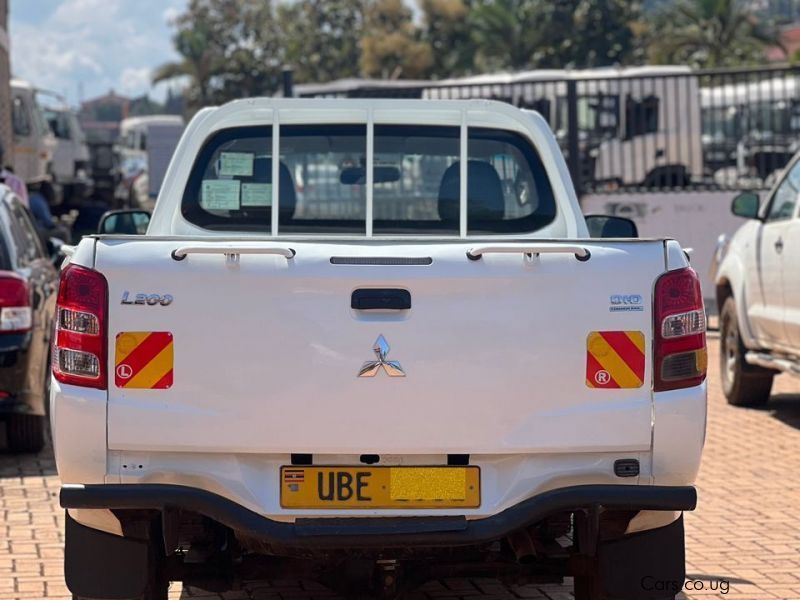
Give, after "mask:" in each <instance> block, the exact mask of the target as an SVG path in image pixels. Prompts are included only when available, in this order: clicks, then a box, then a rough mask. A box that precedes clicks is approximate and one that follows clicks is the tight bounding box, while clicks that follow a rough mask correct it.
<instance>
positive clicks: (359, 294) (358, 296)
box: [350, 288, 411, 310]
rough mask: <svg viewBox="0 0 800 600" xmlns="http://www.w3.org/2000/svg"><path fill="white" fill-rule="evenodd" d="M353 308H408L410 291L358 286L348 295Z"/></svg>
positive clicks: (409, 306)
mask: <svg viewBox="0 0 800 600" xmlns="http://www.w3.org/2000/svg"><path fill="white" fill-rule="evenodd" d="M350 308H352V309H353V310H410V309H411V292H409V291H408V290H404V289H400V288H360V289H357V290H353V293H352V294H351V295H350Z"/></svg>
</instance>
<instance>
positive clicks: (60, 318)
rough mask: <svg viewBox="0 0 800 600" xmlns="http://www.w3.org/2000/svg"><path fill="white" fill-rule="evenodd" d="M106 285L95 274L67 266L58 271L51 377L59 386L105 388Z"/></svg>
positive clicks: (100, 276) (106, 379)
mask: <svg viewBox="0 0 800 600" xmlns="http://www.w3.org/2000/svg"><path fill="white" fill-rule="evenodd" d="M107 314H108V283H107V282H106V278H105V277H103V275H101V274H100V273H98V272H97V271H94V270H92V269H87V268H86V267H81V266H80V265H74V264H69V265H67V266H66V267H64V270H63V271H61V280H60V282H59V286H58V300H57V303H56V334H55V340H54V343H53V376H54V377H55V378H56V380H58V381H60V382H62V383H69V384H72V385H80V386H83V387H92V388H96V389H99V390H104V389H106V388H107V386H108V373H107V350H106V348H107V335H106V315H107Z"/></svg>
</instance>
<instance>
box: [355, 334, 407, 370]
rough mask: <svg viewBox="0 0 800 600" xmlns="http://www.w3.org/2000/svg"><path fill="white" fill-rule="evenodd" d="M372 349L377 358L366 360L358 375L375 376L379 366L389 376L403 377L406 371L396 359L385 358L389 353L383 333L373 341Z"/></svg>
mask: <svg viewBox="0 0 800 600" xmlns="http://www.w3.org/2000/svg"><path fill="white" fill-rule="evenodd" d="M372 351H373V352H374V353H375V357H376V358H377V359H378V360H368V361H367V362H365V363H364V364H363V365H361V369H360V370H359V371H358V376H359V377H375V375H377V373H378V371H380V370H381V368H382V369H383V370H384V371H385V372H386V374H387V375H388V376H389V377H405V376H406V373H405V371H403V367H401V366H400V363H399V362H397V361H396V360H386V356H387V355H388V354H389V342H387V341H386V338H385V337H383V334H381V335H379V336H378V339H377V340H375V343H374V344H373V345H372Z"/></svg>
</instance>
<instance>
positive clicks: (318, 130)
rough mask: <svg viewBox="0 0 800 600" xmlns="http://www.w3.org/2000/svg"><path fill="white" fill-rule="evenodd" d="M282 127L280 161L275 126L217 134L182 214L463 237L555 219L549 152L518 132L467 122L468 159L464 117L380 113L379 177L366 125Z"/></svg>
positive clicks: (198, 165)
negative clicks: (390, 121)
mask: <svg viewBox="0 0 800 600" xmlns="http://www.w3.org/2000/svg"><path fill="white" fill-rule="evenodd" d="M279 132H280V133H279V140H278V144H277V147H278V149H279V156H278V158H277V161H274V160H273V147H274V143H273V139H272V136H273V128H272V126H271V125H265V126H263V127H238V128H231V129H225V130H222V131H219V132H217V133H215V134H214V135H212V136H211V137H210V138H209V139H208V140H207V141H206V143H205V144H204V146H203V148H202V149H201V151H200V153H199V154H198V157H197V159H196V161H195V164H194V166H193V168H192V171H191V174H190V176H189V180H188V183H187V186H186V188H185V191H184V195H183V199H182V205H181V212H182V214H183V216H184V218H185V219H186V220H187V221H189V222H190V223H192V224H194V225H197V226H200V227H203V228H206V229H211V230H220V231H242V232H260V233H270V232H273V233H274V232H275V230H276V229H277V232H278V234H279V235H294V234H297V235H330V234H333V235H336V234H343V235H350V236H352V235H357V236H360V235H372V236H381V235H387V236H398V235H400V236H402V235H414V236H420V235H422V236H424V235H435V236H437V237H441V236H447V237H450V236H454V237H458V236H459V234H460V233H463V231H462V228H464V227H465V229H466V233H467V234H470V235H493V234H504V235H509V234H511V235H513V234H528V233H532V232H535V231H537V230H540V229H542V228H543V227H545V226H547V225H549V224H550V223H552V222H553V221H554V220H555V219H556V215H557V208H556V201H555V198H554V194H553V190H552V187H551V184H550V180H549V178H548V175H547V172H546V171H545V168H544V166H543V164H542V160H541V158H540V156H539V154H538V153H537V151H536V149H535V148H534V147H533V145H532V144H531V143H530V142H529V141H528V140H527V138H525V137H524V136H522V135H520V134H518V133H515V132H511V131H506V130H502V129H493V128H483V127H469V128H468V129H467V146H466V167H465V166H464V165H462V156H463V154H462V148H461V129H460V128H459V127H458V126H434V125H383V124H375V125H374V126H373V127H372V140H371V141H372V157H371V159H372V161H371V162H372V178H371V179H372V181H371V187H369V184H370V182H369V181H368V180H369V178H368V176H367V175H368V159H369V158H370V157H368V155H367V148H368V147H369V145H370V144H369V143H368V127H367V125H365V124H319V125H282V126H281V127H280V128H279ZM464 171H466V179H467V185H466V190H465V191H466V196H465V200H466V222H465V223H462V212H461V191H462V190H461V188H462V186H461V177H462V174H463V172H464ZM273 178H277V185H275V182H274V181H273ZM370 190H371V194H369V193H368V191H370ZM369 196H371V198H370V197H369ZM370 200H371V203H370ZM274 204H277V207H274V206H273V205H274ZM274 216H276V217H277V223H276V225H277V227H274V226H273V217H274Z"/></svg>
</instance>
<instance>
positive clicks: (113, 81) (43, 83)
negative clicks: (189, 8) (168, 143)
mask: <svg viewBox="0 0 800 600" xmlns="http://www.w3.org/2000/svg"><path fill="white" fill-rule="evenodd" d="M187 3H188V0H11V2H10V11H9V12H10V14H9V33H10V36H11V72H12V74H13V75H14V76H15V77H19V78H22V79H26V80H28V81H30V82H31V83H33V84H34V85H36V86H37V87H40V88H45V89H49V90H52V91H54V92H57V93H59V94H62V95H63V96H64V97H66V99H67V101H68V102H69V103H70V104H72V105H77V104H78V103H79V101H80V100H87V99H89V98H93V97H96V96H100V95H102V94H106V93H107V92H108V91H109V90H110V89H113V90H114V91H115V92H117V93H119V94H123V95H130V96H137V95H141V94H144V93H147V92H148V91H151V84H150V77H151V73H152V72H153V70H154V69H155V68H157V67H158V66H159V65H161V64H163V63H165V62H169V61H171V60H174V59H175V58H176V57H177V55H176V53H175V51H174V49H173V47H172V29H171V28H170V26H169V22H170V21H171V20H172V19H173V18H174V17H175V16H176V15H178V14H179V13H180V12H182V11H183V9H184V8H185V7H186V5H187ZM152 92H153V93H152V95H153V96H154V97H156V98H159V99H163V97H164V96H165V95H166V85H165V84H162V85H159V86H156V88H154V89H153V90H152Z"/></svg>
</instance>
